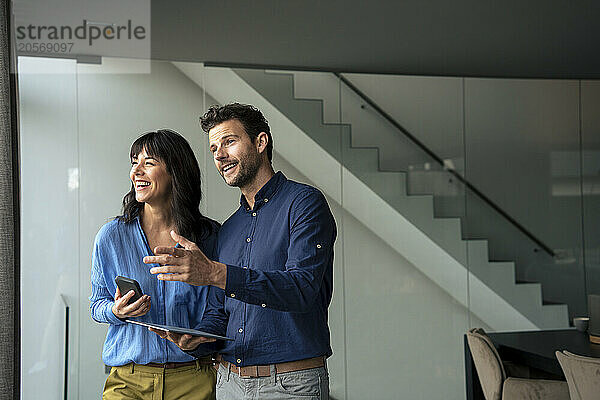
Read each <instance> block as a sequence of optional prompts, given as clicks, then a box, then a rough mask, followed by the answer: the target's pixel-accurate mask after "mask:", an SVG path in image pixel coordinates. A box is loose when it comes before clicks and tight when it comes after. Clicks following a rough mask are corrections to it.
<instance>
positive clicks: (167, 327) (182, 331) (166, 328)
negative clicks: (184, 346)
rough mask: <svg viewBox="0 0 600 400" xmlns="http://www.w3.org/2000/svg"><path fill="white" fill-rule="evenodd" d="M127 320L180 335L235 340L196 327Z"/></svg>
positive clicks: (127, 320)
mask: <svg viewBox="0 0 600 400" xmlns="http://www.w3.org/2000/svg"><path fill="white" fill-rule="evenodd" d="M125 322H129V323H130V324H136V325H142V326H146V327H148V328H154V329H158V330H159V331H165V332H173V333H179V334H180V335H192V336H202V337H206V338H212V339H221V340H233V339H231V338H228V337H225V336H220V335H215V334H214V333H208V332H202V331H198V330H196V329H189V328H180V327H178V326H170V325H159V324H153V323H152V322H140V321H134V320H132V319H126V320H125Z"/></svg>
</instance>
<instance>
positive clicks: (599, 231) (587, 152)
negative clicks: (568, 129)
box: [581, 81, 600, 315]
mask: <svg viewBox="0 0 600 400" xmlns="http://www.w3.org/2000/svg"><path fill="white" fill-rule="evenodd" d="M581 131H582V138H581V141H582V149H583V154H582V175H583V177H582V180H583V182H582V183H583V211H584V214H583V215H584V219H583V231H584V240H585V246H584V249H585V266H586V289H587V290H586V294H600V226H599V224H598V223H597V221H599V220H600V201H599V200H600V197H599V196H600V82H598V81H583V82H581ZM582 315H589V314H587V313H586V314H583V313H582Z"/></svg>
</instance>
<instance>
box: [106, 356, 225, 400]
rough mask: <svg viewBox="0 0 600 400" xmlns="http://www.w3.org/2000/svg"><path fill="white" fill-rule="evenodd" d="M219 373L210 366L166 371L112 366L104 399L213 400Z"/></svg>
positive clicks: (185, 367) (197, 365) (130, 366)
mask: <svg viewBox="0 0 600 400" xmlns="http://www.w3.org/2000/svg"><path fill="white" fill-rule="evenodd" d="M215 381H216V372H215V369H214V368H213V367H212V366H210V365H200V363H199V362H197V363H196V365H189V366H184V367H179V368H172V369H165V368H158V367H148V366H145V365H137V364H127V365H123V366H120V367H112V368H111V370H110V375H109V376H108V378H107V379H106V383H105V384H104V392H103V393H102V400H117V399H119V400H123V399H136V400H138V399H139V400H171V399H173V400H175V399H180V400H188V399H189V400H191V399H194V400H214V399H215Z"/></svg>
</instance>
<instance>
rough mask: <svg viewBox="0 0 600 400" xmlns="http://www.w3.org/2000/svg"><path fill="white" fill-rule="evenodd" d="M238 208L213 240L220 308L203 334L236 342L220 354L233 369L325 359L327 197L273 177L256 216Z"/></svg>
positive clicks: (330, 240) (331, 225) (332, 234)
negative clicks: (223, 268) (223, 272)
mask: <svg viewBox="0 0 600 400" xmlns="http://www.w3.org/2000/svg"><path fill="white" fill-rule="evenodd" d="M240 203H241V206H240V208H239V209H238V210H237V211H236V212H235V213H234V214H233V215H232V216H231V217H229V219H228V220H227V221H225V223H224V224H223V226H222V227H221V230H220V231H219V237H218V245H217V248H218V255H219V256H218V260H219V261H220V262H222V263H224V264H227V283H226V286H225V290H224V291H220V293H221V295H222V296H224V303H223V304H222V305H221V308H220V309H219V307H218V306H213V307H211V306H210V305H209V306H208V307H207V309H206V311H205V314H204V318H203V320H202V325H203V328H204V329H205V330H207V331H212V332H226V335H227V336H228V337H230V338H233V339H235V340H234V341H231V342H225V344H224V348H223V349H222V350H221V351H220V353H221V355H222V357H223V358H224V359H225V360H227V361H229V362H232V363H234V364H236V365H239V366H246V365H268V364H274V363H280V362H286V361H295V360H301V359H305V358H312V357H317V356H327V357H328V356H330V355H331V346H330V338H329V327H328V325H327V309H328V307H329V303H330V302H331V295H332V290H333V244H334V242H335V238H336V226H335V220H334V219H333V215H332V214H331V211H330V210H329V206H328V204H327V201H326V200H325V197H324V196H323V194H322V193H321V192H320V191H319V190H317V189H315V188H314V187H312V186H309V185H305V184H301V183H297V182H294V181H290V180H288V179H287V178H286V177H285V176H284V175H283V174H282V173H281V172H278V173H277V174H275V175H274V176H273V177H272V178H271V179H270V180H269V182H267V183H266V184H265V185H264V186H263V187H262V188H261V189H260V190H259V192H258V193H257V194H256V196H255V198H254V208H252V209H250V206H249V205H248V203H247V201H246V199H245V197H244V196H243V195H242V198H241V200H240ZM201 347H202V346H201Z"/></svg>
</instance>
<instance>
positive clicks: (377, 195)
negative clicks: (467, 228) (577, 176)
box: [175, 63, 568, 330]
mask: <svg viewBox="0 0 600 400" xmlns="http://www.w3.org/2000/svg"><path fill="white" fill-rule="evenodd" d="M175 65H176V67H178V68H179V69H180V70H181V71H182V72H183V73H184V74H186V75H187V76H188V77H189V78H190V79H192V80H193V81H194V82H196V83H197V84H199V85H201V86H204V88H205V89H206V90H207V92H208V93H209V94H210V95H211V96H213V97H214V98H215V99H217V100H218V101H219V102H222V103H226V102H230V101H240V102H247V103H251V104H255V105H257V106H258V107H259V108H261V109H262V110H263V112H265V114H267V115H268V119H269V122H270V123H271V125H272V129H273V132H276V133H275V134H274V135H275V150H276V151H277V152H282V155H283V156H284V158H286V159H287V160H288V161H290V162H291V163H292V164H294V165H299V164H306V166H305V168H302V170H303V172H304V173H305V174H306V176H308V177H309V178H310V179H311V180H313V182H315V183H317V184H318V185H319V187H320V188H321V189H322V190H324V191H325V192H326V194H327V195H329V196H330V197H332V198H333V199H334V200H336V201H338V202H340V204H343V206H344V208H346V209H347V210H349V211H351V212H352V213H353V214H354V215H356V216H357V218H358V219H359V220H360V221H361V222H363V223H364V224H365V225H366V226H367V227H369V228H370V229H371V230H372V231H373V232H374V233H376V234H377V235H378V236H379V237H380V238H381V239H383V240H384V241H386V242H387V243H388V244H390V245H391V246H392V247H393V248H395V249H396V250H397V251H398V252H399V253H400V254H402V255H403V256H404V257H405V258H407V259H408V260H409V261H411V262H412V263H413V264H414V265H415V266H416V267H417V268H419V269H421V271H422V272H423V273H425V274H426V275H427V276H429V277H430V278H431V279H432V280H434V281H435V282H436V283H437V284H438V285H439V286H440V287H442V288H443V289H444V290H446V291H447V292H448V293H450V294H451V295H452V296H453V297H454V298H455V299H457V300H458V301H459V302H460V303H462V304H464V305H465V306H467V307H469V308H470V309H471V311H472V312H474V313H475V314H476V315H477V316H478V317H479V318H481V319H482V320H483V321H484V322H486V323H487V324H488V325H489V326H490V327H491V328H492V329H498V330H525V329H537V328H540V329H550V328H564V327H567V326H568V309H567V306H566V305H564V304H543V303H542V287H541V285H540V284H539V283H517V282H516V280H515V264H514V262H491V261H489V251H488V242H487V241H486V240H464V239H463V235H462V229H461V220H460V218H435V217H434V196H433V195H408V194H407V174H406V173H405V172H394V171H382V169H381V168H380V156H379V152H380V150H379V148H377V147H357V146H354V145H353V139H355V138H353V130H352V126H351V125H350V124H342V123H332V122H325V121H324V120H325V116H324V104H323V103H324V101H323V99H319V98H296V97H295V90H294V75H293V74H292V73H281V72H278V73H269V72H265V71H263V70H250V69H227V68H210V67H207V68H204V69H203V70H202V71H201V70H199V69H198V67H197V66H195V65H194V64H186V63H175ZM319 76H320V79H325V81H323V85H324V86H326V85H339V83H337V79H336V78H335V76H333V75H331V74H319ZM356 106H358V103H357V105H356ZM338 111H339V110H338ZM330 114H331V112H330ZM274 116H276V117H274ZM328 119H329V120H330V121H331V120H332V119H333V120H334V121H335V120H336V119H335V115H330V116H329V117H328ZM337 121H339V118H337ZM284 132H285V137H283V136H282V135H284ZM294 132H295V133H294ZM293 133H294V134H293ZM303 137H304V138H305V139H304V142H306V138H310V139H311V140H310V141H308V142H309V143H304V142H303V139H302V138H303ZM312 142H314V144H316V145H317V146H313V143H312ZM307 146H308V147H307ZM303 147H304V148H303ZM298 153H300V155H299V154H298ZM317 153H318V154H317ZM310 154H315V157H310V159H311V160H314V161H313V162H311V161H309V162H308V163H307V157H306V155H310ZM327 156H328V157H327ZM321 159H323V160H326V161H322V162H319V161H316V160H321ZM311 164H312V165H311ZM316 164H320V165H316ZM325 164H327V165H325ZM337 166H340V168H341V170H342V176H341V179H342V180H343V182H344V187H343V189H342V190H343V191H344V192H348V193H352V195H346V194H345V193H340V192H339V190H340V189H339V182H325V181H322V182H319V180H323V179H325V180H326V179H328V178H324V177H323V176H319V175H324V174H322V173H320V172H321V171H323V170H322V169H321V170H320V169H319V168H335V167H337ZM311 169H312V171H311ZM325 175H327V174H325ZM465 276H468V277H469V278H468V287H465V285H466V280H465V279H464V277H465ZM467 293H469V295H467Z"/></svg>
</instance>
